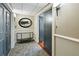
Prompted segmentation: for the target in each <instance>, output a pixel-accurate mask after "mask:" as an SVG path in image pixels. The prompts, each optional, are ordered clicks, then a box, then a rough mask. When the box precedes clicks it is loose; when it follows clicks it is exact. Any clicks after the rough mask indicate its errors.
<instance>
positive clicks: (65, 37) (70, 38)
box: [54, 34, 79, 43]
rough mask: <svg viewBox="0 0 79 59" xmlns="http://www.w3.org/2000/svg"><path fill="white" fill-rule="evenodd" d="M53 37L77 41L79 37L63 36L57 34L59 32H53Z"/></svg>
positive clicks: (78, 41)
mask: <svg viewBox="0 0 79 59" xmlns="http://www.w3.org/2000/svg"><path fill="white" fill-rule="evenodd" d="M54 37H60V38H63V39H66V40H70V41H73V42H77V43H79V39H77V38H72V37H68V36H63V35H59V34H54Z"/></svg>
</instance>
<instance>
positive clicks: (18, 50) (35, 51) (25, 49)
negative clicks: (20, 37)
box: [9, 41, 48, 56]
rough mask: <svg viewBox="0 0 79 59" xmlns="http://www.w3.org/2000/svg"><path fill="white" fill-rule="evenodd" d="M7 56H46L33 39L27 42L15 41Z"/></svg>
mask: <svg viewBox="0 0 79 59" xmlns="http://www.w3.org/2000/svg"><path fill="white" fill-rule="evenodd" d="M9 56H48V54H47V53H46V51H44V50H43V49H42V48H41V47H40V46H39V45H38V44H37V43H36V42H35V41H33V42H28V43H17V44H16V45H15V47H14V48H13V49H11V51H10V53H9Z"/></svg>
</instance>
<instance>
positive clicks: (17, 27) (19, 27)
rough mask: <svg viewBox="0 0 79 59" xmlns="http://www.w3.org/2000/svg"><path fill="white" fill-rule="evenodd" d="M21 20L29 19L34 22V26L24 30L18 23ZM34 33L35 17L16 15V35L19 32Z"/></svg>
mask: <svg viewBox="0 0 79 59" xmlns="http://www.w3.org/2000/svg"><path fill="white" fill-rule="evenodd" d="M21 18H29V19H31V20H32V26H31V27H28V28H23V27H21V26H19V24H18V22H19V20H20V19H21ZM33 31H34V17H33V16H28V15H20V14H17V15H16V33H19V32H33Z"/></svg>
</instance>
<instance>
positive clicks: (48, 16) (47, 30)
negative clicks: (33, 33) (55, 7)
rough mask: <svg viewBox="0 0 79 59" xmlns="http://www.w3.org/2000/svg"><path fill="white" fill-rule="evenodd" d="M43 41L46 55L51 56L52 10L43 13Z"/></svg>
mask: <svg viewBox="0 0 79 59" xmlns="http://www.w3.org/2000/svg"><path fill="white" fill-rule="evenodd" d="M44 14H45V27H44V34H45V35H44V41H45V48H46V49H47V51H48V53H49V54H50V55H51V54H52V10H48V11H46V12H45V13H44Z"/></svg>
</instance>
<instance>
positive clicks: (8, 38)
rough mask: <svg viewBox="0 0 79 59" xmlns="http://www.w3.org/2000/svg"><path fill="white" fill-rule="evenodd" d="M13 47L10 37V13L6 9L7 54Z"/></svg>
mask: <svg viewBox="0 0 79 59" xmlns="http://www.w3.org/2000/svg"><path fill="white" fill-rule="evenodd" d="M10 49H11V39H10V13H9V12H8V11H6V51H7V54H8V53H9V51H10Z"/></svg>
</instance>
